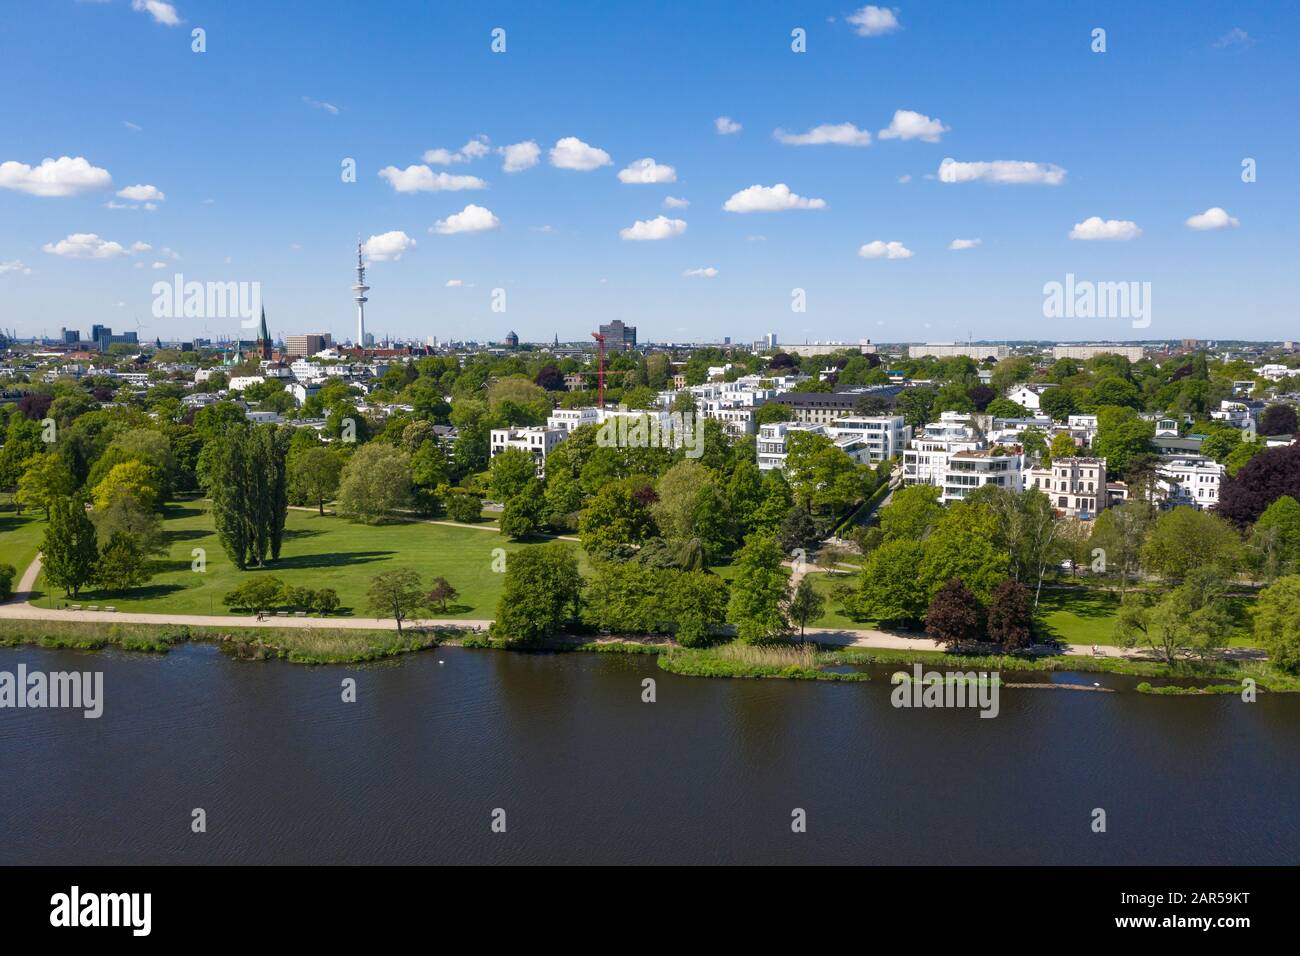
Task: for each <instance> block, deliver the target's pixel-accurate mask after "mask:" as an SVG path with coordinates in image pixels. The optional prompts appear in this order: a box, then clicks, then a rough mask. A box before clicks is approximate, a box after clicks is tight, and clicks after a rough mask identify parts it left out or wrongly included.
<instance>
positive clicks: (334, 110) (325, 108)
mask: <svg viewBox="0 0 1300 956" xmlns="http://www.w3.org/2000/svg"><path fill="white" fill-rule="evenodd" d="M302 101H303V102H304V103H306V104H307V105H308V106H310V107H311V108H312V109H314V110H320V111H321V112H322V113H329V114H330V115H331V116H338V115H339V108H338V107H337V106H335V105H334V104H333V103H326V102H325V101H324V100H314V99H312V98H311V97H310V96H304V97H303V98H302Z"/></svg>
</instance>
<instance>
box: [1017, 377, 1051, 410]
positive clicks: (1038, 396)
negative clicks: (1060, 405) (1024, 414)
mask: <svg viewBox="0 0 1300 956" xmlns="http://www.w3.org/2000/svg"><path fill="white" fill-rule="evenodd" d="M1049 388H1056V386H1055V385H1052V384H1049V383H1046V382H1044V383H1041V384H1040V383H1037V382H1035V383H1034V384H1032V385H1028V384H1027V385H1017V386H1015V387H1014V388H1011V389H1009V390H1008V391H1007V398H1009V399H1011V401H1013V402H1015V403H1016V404H1017V405H1020V406H1022V407H1023V408H1025V409H1027V410H1028V411H1031V412H1036V411H1039V410H1040V409H1041V408H1042V407H1043V393H1044V392H1046V391H1047V390H1048V389H1049Z"/></svg>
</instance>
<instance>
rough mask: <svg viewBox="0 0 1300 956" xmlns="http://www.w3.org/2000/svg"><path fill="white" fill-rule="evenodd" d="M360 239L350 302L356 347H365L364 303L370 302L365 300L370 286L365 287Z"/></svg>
mask: <svg viewBox="0 0 1300 956" xmlns="http://www.w3.org/2000/svg"><path fill="white" fill-rule="evenodd" d="M361 249H362V246H361V237H360V236H357V284H356V285H354V286H353V287H352V301H353V302H355V303H356V304H357V347H358V348H365V347H366V303H367V302H369V301H370V300H369V299H367V298H366V293H367V292H369V291H370V286H368V285H366V263H365V260H364V259H363V258H362V252H361Z"/></svg>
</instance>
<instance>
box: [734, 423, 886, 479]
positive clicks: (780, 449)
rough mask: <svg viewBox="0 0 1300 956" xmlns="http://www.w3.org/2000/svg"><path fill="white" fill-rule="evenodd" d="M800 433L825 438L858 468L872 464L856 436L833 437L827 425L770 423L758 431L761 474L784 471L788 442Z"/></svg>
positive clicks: (864, 446)
mask: <svg viewBox="0 0 1300 956" xmlns="http://www.w3.org/2000/svg"><path fill="white" fill-rule="evenodd" d="M799 433H804V434H811V435H824V436H825V437H826V438H829V439H830V440H831V441H832V442H833V443H834V444H835V447H837V448H839V449H840V450H841V451H842V452H844V453H845V454H846V455H848V456H849V457H850V458H852V459H853V460H854V461H855V462H857V463H858V464H867V463H868V462H869V461H870V452H869V449H868V448H867V444H866V442H864V441H863V440H862V439H861V438H858V437H857V436H856V435H854V434H845V435H841V436H838V437H835V436H832V435H831V434H830V430H829V429H828V428H827V427H826V426H825V425H814V424H808V423H802V422H769V423H767V424H766V425H760V426H759V429H758V442H757V459H758V470H759V471H774V470H775V471H784V470H785V462H786V456H787V455H788V454H789V440H790V437H791V436H792V435H796V434H799Z"/></svg>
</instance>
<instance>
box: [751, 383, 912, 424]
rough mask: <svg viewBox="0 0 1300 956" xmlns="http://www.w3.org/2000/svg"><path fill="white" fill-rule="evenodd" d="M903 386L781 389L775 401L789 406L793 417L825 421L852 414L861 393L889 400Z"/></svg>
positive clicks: (811, 420)
mask: <svg viewBox="0 0 1300 956" xmlns="http://www.w3.org/2000/svg"><path fill="white" fill-rule="evenodd" d="M902 390H903V388H902V386H899V385H877V386H871V387H865V388H846V389H843V390H836V391H833V392H783V393H781V394H780V395H778V396H776V398H775V399H774V401H776V402H778V403H780V404H782V405H784V406H785V407H786V408H788V409H789V410H790V414H791V417H792V418H793V419H794V421H797V422H804V423H805V424H811V425H826V424H829V423H831V422H833V421H835V420H836V419H837V418H845V417H846V416H849V415H852V414H853V412H854V409H855V408H856V407H857V404H858V401H859V400H860V399H861V398H862V397H863V396H864V395H878V396H880V397H881V398H886V399H889V400H891V401H892V400H893V399H895V398H897V397H898V393H899V392H901V391H902Z"/></svg>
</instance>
